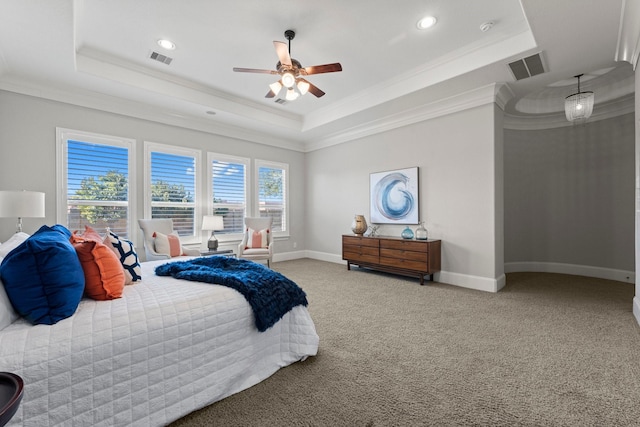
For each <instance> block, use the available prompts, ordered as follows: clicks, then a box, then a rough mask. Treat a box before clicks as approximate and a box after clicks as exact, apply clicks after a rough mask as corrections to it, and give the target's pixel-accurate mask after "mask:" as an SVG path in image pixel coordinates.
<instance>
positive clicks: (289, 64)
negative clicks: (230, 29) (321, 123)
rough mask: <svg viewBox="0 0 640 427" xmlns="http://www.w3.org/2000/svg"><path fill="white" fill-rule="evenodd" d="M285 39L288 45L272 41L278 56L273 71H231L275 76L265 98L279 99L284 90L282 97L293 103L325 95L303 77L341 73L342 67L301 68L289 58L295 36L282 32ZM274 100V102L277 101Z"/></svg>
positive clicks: (334, 64)
mask: <svg viewBox="0 0 640 427" xmlns="http://www.w3.org/2000/svg"><path fill="white" fill-rule="evenodd" d="M284 36H285V38H286V39H287V40H288V41H289V45H288V46H287V44H286V43H284V42H280V41H274V42H273V46H274V47H275V49H276V54H277V55H278V59H279V60H280V61H278V63H277V64H276V69H275V70H263V69H256V68H238V67H234V69H233V71H235V72H240V73H260V74H277V75H279V76H280V80H278V81H277V82H274V83H271V84H270V85H269V92H268V93H267V95H266V96H265V98H273V97H278V99H281V98H280V94H281V93H282V92H283V90H284V89H285V88H286V91H285V92H284V97H285V99H286V100H287V101H294V100H296V99H298V98H299V97H300V96H302V95H305V94H306V93H307V92H311V93H312V94H313V95H314V96H315V97H317V98H320V97H321V96H323V95H324V94H325V93H324V92H323V91H322V90H321V89H320V88H318V87H317V86H315V85H314V84H312V83H311V82H309V81H307V80H306V79H305V78H304V76H309V75H313V74H322V73H334V72H338V71H342V65H340V63H339V62H336V63H333V64H324V65H313V66H311V67H302V65H301V64H300V62H299V61H297V60H296V59H293V58H291V40H293V38H294V37H295V36H296V33H295V32H294V31H293V30H287V31H285V32H284ZM278 99H276V102H277V101H278Z"/></svg>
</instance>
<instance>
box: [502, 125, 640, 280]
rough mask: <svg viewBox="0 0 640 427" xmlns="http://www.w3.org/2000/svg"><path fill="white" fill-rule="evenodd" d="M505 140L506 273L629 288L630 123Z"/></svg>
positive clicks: (518, 133) (527, 133)
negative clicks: (556, 275)
mask: <svg viewBox="0 0 640 427" xmlns="http://www.w3.org/2000/svg"><path fill="white" fill-rule="evenodd" d="M504 134H505V210H506V213H505V261H506V263H507V265H506V267H505V269H506V271H507V272H510V271H551V272H564V273H570V274H583V275H586V276H594V277H603V278H607V279H613V280H621V281H627V282H632V281H633V280H634V276H635V273H634V271H635V266H634V263H635V261H634V255H633V254H634V236H633V232H632V231H631V230H633V229H634V214H633V212H634V196H633V194H634V184H633V182H634V174H635V170H634V157H635V156H634V152H635V131H634V115H633V114H625V115H622V116H618V117H615V118H611V119H606V120H598V121H592V122H587V123H584V124H581V125H574V126H565V127H560V128H552V129H543V130H509V129H506V130H505V131H504Z"/></svg>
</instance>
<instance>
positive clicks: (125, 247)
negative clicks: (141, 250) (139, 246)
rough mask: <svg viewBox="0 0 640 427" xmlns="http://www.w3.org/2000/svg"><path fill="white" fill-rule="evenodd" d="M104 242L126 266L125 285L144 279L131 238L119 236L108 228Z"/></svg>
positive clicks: (124, 266)
mask: <svg viewBox="0 0 640 427" xmlns="http://www.w3.org/2000/svg"><path fill="white" fill-rule="evenodd" d="M103 243H104V244H105V245H107V246H108V247H109V248H111V250H112V251H113V252H114V253H115V254H116V255H117V256H118V258H119V259H120V264H122V268H124V275H125V278H126V279H125V285H130V284H131V283H133V282H137V281H138V280H142V268H141V267H140V261H139V260H138V254H137V253H136V250H135V247H134V246H133V243H132V242H131V241H130V240H127V239H125V238H123V237H120V236H118V235H117V234H115V233H114V232H112V231H111V230H109V229H107V235H106V236H104V240H103Z"/></svg>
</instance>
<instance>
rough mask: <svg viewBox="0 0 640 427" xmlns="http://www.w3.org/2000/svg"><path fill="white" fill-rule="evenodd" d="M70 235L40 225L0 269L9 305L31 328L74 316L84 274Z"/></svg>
mask: <svg viewBox="0 0 640 427" xmlns="http://www.w3.org/2000/svg"><path fill="white" fill-rule="evenodd" d="M70 237H71V232H70V231H69V230H68V229H67V228H66V227H64V226H62V225H60V224H56V225H54V226H52V227H48V226H46V225H43V226H42V227H41V228H40V229H39V230H38V231H36V232H35V233H34V234H33V235H32V236H31V237H29V238H28V239H27V240H25V241H24V242H23V243H22V244H21V245H20V246H18V247H17V248H15V249H14V250H12V251H11V252H9V254H8V255H7V256H6V257H5V258H4V259H3V260H2V264H1V265H0V277H1V278H2V281H3V282H4V288H5V291H6V292H7V296H8V297H9V300H10V301H11V304H12V305H13V307H14V308H15V309H16V311H17V312H18V313H19V314H20V315H22V316H24V317H25V318H26V319H27V320H29V321H30V322H31V323H33V324H34V325H37V324H46V325H53V324H54V323H57V322H58V321H60V320H62V319H65V318H67V317H69V316H71V315H72V314H73V313H75V312H76V309H77V308H78V304H79V303H80V300H81V299H82V294H83V292H84V273H83V271H82V266H81V265H80V260H79V259H78V255H77V254H76V250H75V249H74V248H73V246H71V243H70V242H69V238H70Z"/></svg>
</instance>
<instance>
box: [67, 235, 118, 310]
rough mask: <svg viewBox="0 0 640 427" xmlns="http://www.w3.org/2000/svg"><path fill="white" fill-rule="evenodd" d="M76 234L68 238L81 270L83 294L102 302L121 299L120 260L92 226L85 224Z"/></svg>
mask: <svg viewBox="0 0 640 427" xmlns="http://www.w3.org/2000/svg"><path fill="white" fill-rule="evenodd" d="M77 233H78V232H77V231H74V232H73V235H72V236H71V239H70V240H71V244H72V245H73V247H74V248H75V250H76V253H77V254H78V258H79V259H80V264H81V265H82V270H83V272H84V279H85V284H84V294H85V295H86V296H87V297H89V298H92V299H95V300H101V301H102V300H110V299H116V298H120V297H121V296H122V291H123V289H124V282H125V275H124V270H123V269H122V264H120V260H119V259H118V257H117V256H116V254H115V253H113V251H112V250H111V249H110V248H109V247H108V246H107V245H105V244H104V243H102V237H100V235H99V234H98V233H97V232H96V231H95V230H94V229H92V228H91V227H89V226H85V232H84V233H83V234H82V235H79V234H77Z"/></svg>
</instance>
